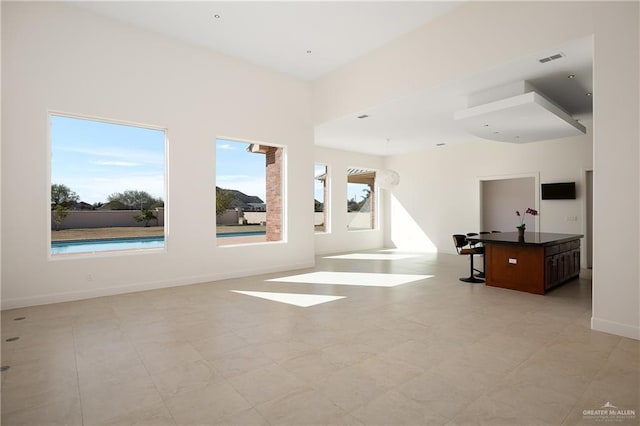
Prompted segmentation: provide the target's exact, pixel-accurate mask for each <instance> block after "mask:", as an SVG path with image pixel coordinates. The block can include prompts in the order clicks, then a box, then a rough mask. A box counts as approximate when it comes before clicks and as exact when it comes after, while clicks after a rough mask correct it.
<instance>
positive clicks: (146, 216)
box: [133, 209, 158, 226]
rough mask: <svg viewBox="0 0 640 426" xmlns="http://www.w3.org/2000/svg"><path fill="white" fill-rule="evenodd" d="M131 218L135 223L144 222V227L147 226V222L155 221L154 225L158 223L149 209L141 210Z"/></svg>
mask: <svg viewBox="0 0 640 426" xmlns="http://www.w3.org/2000/svg"><path fill="white" fill-rule="evenodd" d="M133 218H134V219H135V221H136V222H144V226H149V222H150V221H152V220H155V221H156V224H157V223H158V217H157V216H156V215H155V214H154V213H153V211H152V210H149V209H142V211H141V212H140V213H139V214H138V215H136V216H134V217H133Z"/></svg>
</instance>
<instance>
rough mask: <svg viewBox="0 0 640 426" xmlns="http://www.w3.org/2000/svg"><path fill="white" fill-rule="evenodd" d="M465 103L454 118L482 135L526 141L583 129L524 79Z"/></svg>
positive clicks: (583, 129)
mask: <svg viewBox="0 0 640 426" xmlns="http://www.w3.org/2000/svg"><path fill="white" fill-rule="evenodd" d="M492 94H493V95H494V96H498V100H495V99H496V97H493V98H492V96H491V95H492ZM505 95H507V96H505ZM480 102H482V103H480ZM469 103H470V104H472V105H473V106H471V107H470V108H467V109H465V110H462V111H458V112H456V113H455V116H454V118H455V120H456V122H457V123H459V124H460V125H461V126H462V127H463V128H464V129H465V130H466V131H468V132H469V133H471V134H473V135H475V136H478V137H480V138H483V139H489V140H494V141H501V142H512V143H527V142H536V141H542V140H550V139H559V138H564V137H568V136H580V135H584V134H585V133H586V128H585V127H584V126H583V125H582V124H580V123H578V122H577V121H576V120H574V119H573V118H572V117H571V116H570V115H569V114H568V113H567V112H566V111H564V110H563V109H562V108H561V107H559V106H558V105H556V104H554V103H553V102H551V101H550V100H549V99H547V98H546V97H545V96H543V95H542V94H540V93H538V92H536V91H535V90H533V86H531V85H530V84H529V83H528V82H526V81H522V82H519V83H516V84H512V85H508V86H503V87H499V88H496V89H492V90H491V91H485V92H481V93H478V94H475V95H473V96H470V97H469Z"/></svg>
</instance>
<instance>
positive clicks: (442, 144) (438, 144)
mask: <svg viewBox="0 0 640 426" xmlns="http://www.w3.org/2000/svg"><path fill="white" fill-rule="evenodd" d="M445 145H446V143H444V142H440V143H437V144H436V146H445Z"/></svg>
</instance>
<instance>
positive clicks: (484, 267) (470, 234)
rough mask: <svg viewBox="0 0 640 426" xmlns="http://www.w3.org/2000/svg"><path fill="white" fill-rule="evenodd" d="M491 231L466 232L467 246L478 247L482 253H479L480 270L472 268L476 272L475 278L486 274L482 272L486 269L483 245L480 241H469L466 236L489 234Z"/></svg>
mask: <svg viewBox="0 0 640 426" xmlns="http://www.w3.org/2000/svg"><path fill="white" fill-rule="evenodd" d="M494 232H499V231H494ZM490 233H491V232H489V231H480V232H479V233H478V232H468V233H467V241H468V242H469V247H471V248H477V249H480V250H481V251H482V253H480V254H481V255H482V271H481V270H479V269H477V268H474V271H476V272H477V274H476V275H475V276H476V277H477V278H484V277H485V276H486V275H485V274H484V271H486V270H487V261H486V258H485V256H484V251H485V250H484V245H483V244H482V243H481V242H480V241H469V239H468V237H476V236H477V235H478V234H480V235H487V234H490Z"/></svg>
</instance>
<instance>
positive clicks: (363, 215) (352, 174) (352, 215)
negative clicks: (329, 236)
mask: <svg viewBox="0 0 640 426" xmlns="http://www.w3.org/2000/svg"><path fill="white" fill-rule="evenodd" d="M375 179H376V172H375V170H370V169H360V168H355V167H351V168H349V169H347V214H348V216H349V217H348V222H347V228H348V229H349V230H350V231H354V230H361V229H374V228H375V211H376V203H375Z"/></svg>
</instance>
